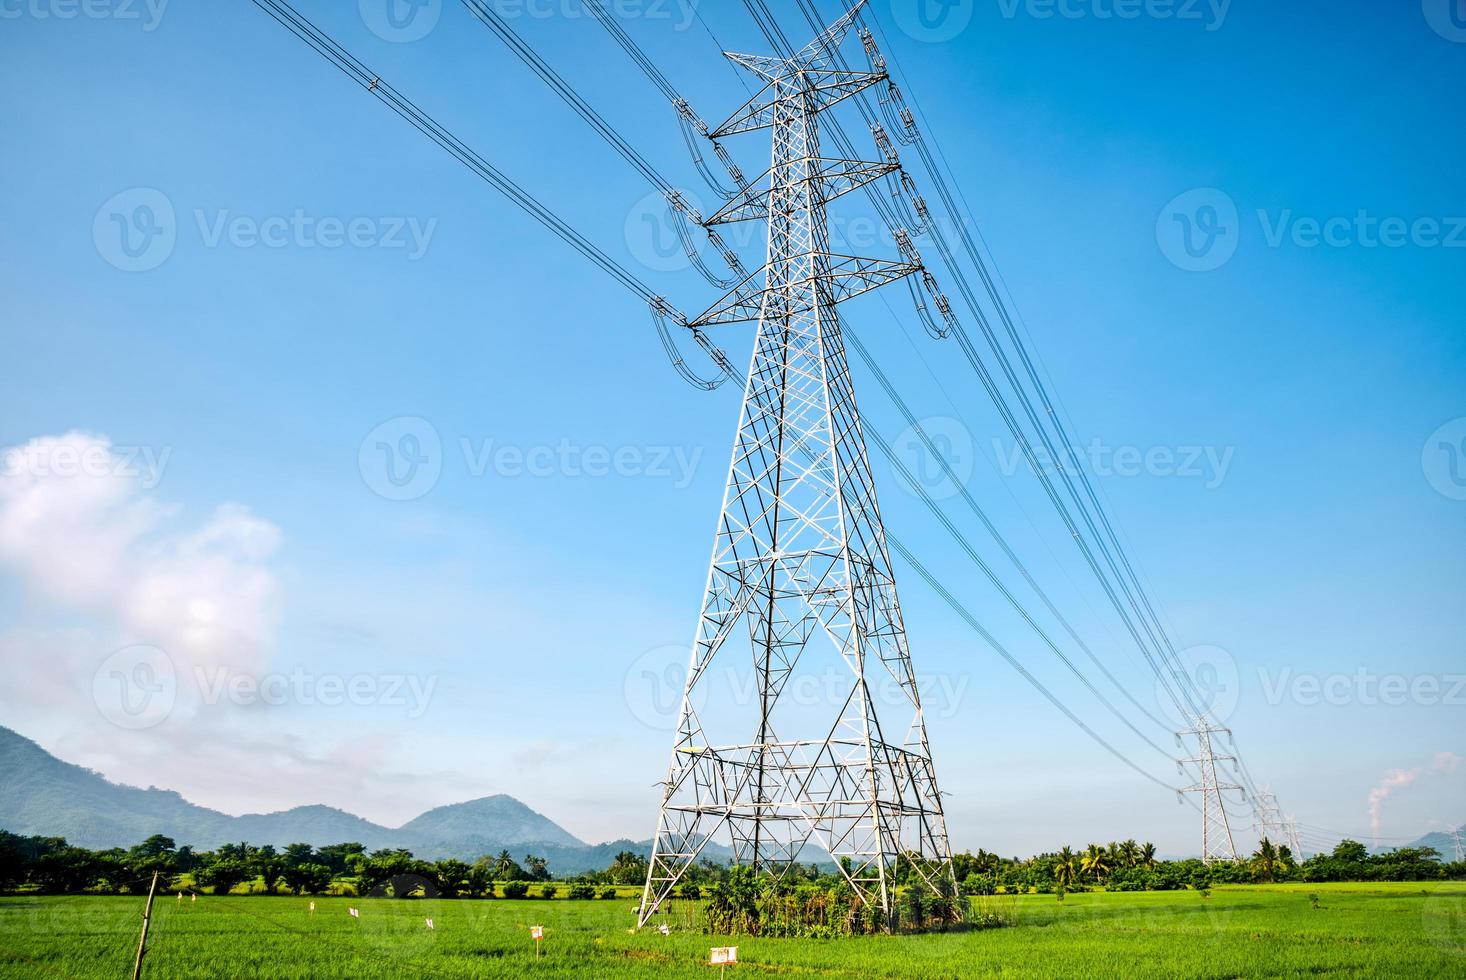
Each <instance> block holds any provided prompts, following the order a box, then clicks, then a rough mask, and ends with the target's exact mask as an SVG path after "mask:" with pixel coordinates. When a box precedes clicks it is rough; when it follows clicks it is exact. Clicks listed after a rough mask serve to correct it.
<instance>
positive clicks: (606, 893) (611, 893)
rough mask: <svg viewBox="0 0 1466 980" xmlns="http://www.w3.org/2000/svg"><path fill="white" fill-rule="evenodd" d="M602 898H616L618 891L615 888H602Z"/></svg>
mask: <svg viewBox="0 0 1466 980" xmlns="http://www.w3.org/2000/svg"><path fill="white" fill-rule="evenodd" d="M601 897H602V898H615V897H616V889H614V888H602V889H601Z"/></svg>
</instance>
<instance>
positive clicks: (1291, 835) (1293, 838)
mask: <svg viewBox="0 0 1466 980" xmlns="http://www.w3.org/2000/svg"><path fill="white" fill-rule="evenodd" d="M1287 826H1288V850H1290V851H1292V852H1293V860H1295V861H1299V862H1301V861H1302V860H1303V842H1302V841H1301V840H1299V838H1298V821H1297V820H1294V819H1293V818H1292V817H1289V818H1288V824H1287Z"/></svg>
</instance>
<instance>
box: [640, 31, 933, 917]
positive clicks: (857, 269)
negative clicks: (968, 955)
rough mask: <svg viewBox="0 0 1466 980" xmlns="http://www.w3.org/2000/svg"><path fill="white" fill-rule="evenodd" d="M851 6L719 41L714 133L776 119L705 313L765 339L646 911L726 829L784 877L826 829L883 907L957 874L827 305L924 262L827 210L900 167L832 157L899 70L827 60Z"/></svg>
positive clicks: (837, 854)
mask: <svg viewBox="0 0 1466 980" xmlns="http://www.w3.org/2000/svg"><path fill="white" fill-rule="evenodd" d="M858 9H859V5H857V6H856V7H855V8H854V9H852V10H851V11H850V12H849V13H847V14H846V15H845V16H844V17H842V18H841V19H840V20H838V21H836V22H835V23H834V24H832V25H831V26H830V27H828V28H827V29H826V30H825V31H824V32H822V33H821V34H820V35H819V36H818V37H817V38H815V40H814V41H812V42H811V43H810V44H809V45H808V46H807V47H805V48H804V49H803V50H801V51H799V52H798V53H797V54H795V55H794V56H793V57H791V58H787V59H786V58H779V57H764V56H759V55H746V54H727V55H726V56H727V57H728V58H729V59H730V60H731V61H733V63H734V64H736V65H738V66H740V67H742V68H744V69H746V70H747V71H749V72H751V73H752V74H753V75H755V76H757V77H758V79H759V80H760V81H761V82H762V83H763V88H762V89H761V90H760V91H759V92H758V94H757V95H755V96H754V97H753V98H752V99H750V100H749V101H748V103H746V104H745V105H744V106H743V107H742V108H741V109H739V110H738V111H737V112H736V113H734V114H733V116H732V117H731V118H730V119H728V121H727V122H725V123H723V124H722V125H721V126H719V127H717V128H716V130H715V131H714V132H713V133H711V134H710V135H712V136H713V137H715V138H720V137H724V136H729V135H733V134H737V133H746V132H752V131H755V130H760V129H772V132H773V165H772V166H771V167H770V169H769V171H768V172H767V173H766V174H765V175H764V176H765V178H767V179H766V180H764V179H761V180H759V181H755V182H754V183H753V184H752V185H751V186H750V187H749V188H747V189H746V190H744V191H742V192H740V193H738V194H736V195H735V196H734V197H733V198H732V200H730V201H729V202H728V203H727V204H726V205H725V206H723V207H722V208H721V209H720V210H719V211H718V212H717V213H716V214H714V215H713V216H712V217H711V218H709V219H708V221H707V224H709V225H712V224H719V223H725V222H733V221H745V220H754V219H766V220H767V221H768V222H769V234H768V262H767V264H766V265H764V267H763V268H762V269H760V270H759V271H758V272H756V273H754V274H753V275H751V276H749V277H748V278H747V279H745V280H744V281H743V282H742V283H740V284H739V285H738V286H737V287H736V288H734V289H733V290H732V291H731V292H729V293H728V294H727V295H726V296H725V297H724V298H723V299H721V300H720V301H719V302H718V303H716V304H714V305H713V307H712V308H710V309H709V310H708V311H707V312H706V313H704V314H703V315H702V316H701V317H698V318H697V320H696V321H695V323H694V325H695V326H699V327H702V326H712V325H717V324H724V323H736V322H740V321H752V320H757V321H758V335H757V339H756V342H755V348H754V353H753V359H752V365H751V367H750V370H749V374H748V380H747V385H746V387H745V390H744V395H743V407H742V413H741V416H740V423H739V426H738V434H737V437H736V439H735V441H734V446H733V459H732V463H731V466H730V469H729V475H728V483H727V489H726V491H725V494H724V497H723V509H722V516H721V517H720V519H719V522H718V529H717V534H716V537H715V540H714V545H713V556H712V563H711V568H710V569H709V572H708V582H707V589H706V592H705V596H704V599H703V604H702V612H701V615H700V616H699V618H698V625H697V630H696V633H695V637H694V642H693V649H692V658H691V664H690V667H689V670H688V675H687V683H686V688H685V692H684V696H683V699H682V708H681V714H680V719H679V722H678V727H677V735H676V740H675V743H674V747H673V751H672V761H671V765H670V767H669V771H668V773H667V779H666V782H665V784H664V790H663V797H662V805H661V813H660V816H659V818H658V821H657V833H656V838H655V841H654V844H653V849H652V858H651V865H650V869H649V871H648V874H647V881H646V888H645V890H644V892H643V894H642V901H641V908H640V913H639V915H638V923H639V924H643V925H644V924H645V923H646V921H647V920H648V919H649V918H650V917H651V916H652V914H653V913H654V912H655V911H656V910H657V908H658V906H659V905H660V904H661V902H662V901H663V900H664V899H666V898H667V897H668V895H669V894H671V892H672V890H673V888H674V887H675V886H676V884H677V882H678V881H679V879H680V878H681V877H682V875H683V873H684V872H685V871H686V870H687V868H688V867H689V866H690V865H691V864H692V863H693V862H694V861H696V860H697V858H698V856H699V855H700V854H701V853H703V851H704V848H705V847H706V845H707V844H708V843H709V842H710V841H713V840H714V839H715V838H716V839H718V840H719V841H722V840H727V841H728V842H729V843H730V845H731V847H732V850H733V854H734V858H735V860H737V861H738V862H739V863H741V864H746V865H751V866H753V867H756V868H760V869H762V870H766V871H771V872H773V873H775V874H780V873H782V871H783V870H785V869H787V867H788V865H789V863H790V862H793V861H794V860H796V859H797V858H798V857H799V855H800V854H801V852H802V851H803V850H804V848H805V847H806V845H811V844H813V845H814V847H815V848H818V849H820V850H823V851H824V852H825V853H827V854H828V855H830V857H832V858H834V859H836V860H837V862H838V863H839V866H840V872H841V874H843V875H844V877H845V878H846V880H847V881H848V882H849V883H850V885H851V886H852V887H853V888H854V890H855V891H856V893H857V894H858V895H859V897H860V899H861V900H862V901H863V902H864V903H866V904H867V905H873V906H875V907H877V908H879V909H880V910H881V911H882V912H883V913H884V914H885V915H886V917H887V921H890V916H891V914H892V913H893V911H894V900H895V894H894V888H893V875H894V873H895V870H896V866H897V864H898V863H902V864H905V863H908V862H909V864H910V866H911V867H913V868H914V869H915V870H916V872H917V873H918V874H920V875H921V876H923V877H925V878H926V879H927V880H928V882H930V883H932V884H936V883H937V882H938V880H940V879H947V880H950V879H951V874H952V868H951V851H950V847H949V845H948V841H947V830H946V821H945V818H944V816H943V813H942V800H941V795H940V793H939V792H938V790H937V780H936V773H935V769H934V767H933V765H932V758H931V752H930V749H929V747H928V745H927V736H926V725H925V722H924V721H923V718H922V710H921V699H920V697H919V696H918V693H917V689H916V678H915V675H914V673H913V672H912V667H911V658H910V654H909V652H908V649H907V645H906V631H905V628H904V626H903V624H902V618H901V608H900V605H899V604H898V603H897V600H896V583H895V579H894V577H893V574H892V569H891V559H890V555H889V553H888V551H887V546H886V539H885V531H884V529H883V527H882V524H881V515H880V512H879V510H877V508H876V497H875V487H874V483H873V480H872V476H871V469H870V461H869V458H868V457H867V455H866V447H865V439H864V436H863V434H862V431H861V421H860V415H859V412H858V411H857V410H856V405H855V393H854V390H853V388H852V384H851V378H850V371H849V368H848V366H847V364H846V357H845V347H844V343H843V341H842V339H841V332H840V323H839V320H838V318H837V317H836V313H835V304H836V303H838V302H840V301H842V300H845V299H849V298H850V297H852V296H856V295H859V294H860V293H863V292H866V291H867V290H870V289H874V288H876V287H878V286H882V285H885V284H887V283H890V282H894V281H896V280H899V279H901V278H903V277H905V276H908V275H911V274H914V273H920V272H921V271H922V269H921V266H920V265H919V264H918V263H917V262H916V261H904V262H893V261H884V260H878V259H868V258H856V257H853V256H847V255H838V254H834V253H832V252H831V251H830V243H829V236H828V233H827V229H826V222H825V207H826V205H827V204H828V203H829V202H830V201H831V200H833V199H834V198H836V197H838V196H840V195H841V194H844V193H846V192H848V191H850V190H853V189H855V188H858V187H860V186H862V185H864V184H866V183H868V182H870V181H872V180H875V179H876V178H878V177H881V176H884V175H885V174H888V173H891V172H892V171H893V170H894V169H895V165H894V164H892V163H890V162H885V163H867V162H864V161H860V160H844V159H831V158H826V157H822V156H821V155H820V138H819V115H820V113H821V112H823V111H824V110H827V109H829V108H830V107H831V106H833V105H835V104H836V103H838V102H840V101H842V100H844V99H846V98H848V97H850V96H852V95H855V94H856V93H857V92H860V91H862V90H864V89H866V88H868V87H869V86H871V85H875V84H877V83H878V82H881V81H883V80H884V79H885V78H886V75H885V72H884V71H872V72H854V71H844V70H836V69H834V68H832V67H831V63H832V60H833V55H834V52H835V49H836V48H837V46H838V45H839V43H840V41H841V39H842V38H843V37H844V35H845V33H846V32H847V31H848V30H849V28H850V26H851V23H852V21H853V19H854V14H855V12H856V11H857V10H858ZM904 251H905V250H904V249H903V252H904ZM903 257H904V258H907V259H914V258H915V257H914V255H911V254H905V255H903ZM743 634H746V636H747V638H748V647H745V648H744V649H745V650H746V649H748V648H749V647H751V653H752V657H751V660H749V659H745V658H747V657H748V656H749V654H748V653H744V652H739V651H735V650H731V649H726V650H725V645H726V646H733V645H737V646H739V647H742V646H743V644H742V635H743ZM720 652H721V653H722V660H721V662H723V663H731V664H749V663H751V664H752V666H753V670H754V673H755V676H756V684H755V685H754V688H756V690H755V691H754V697H753V698H751V699H749V700H751V703H748V704H738V703H731V702H736V701H738V700H739V699H737V698H726V699H721V700H720V699H717V698H715V697H714V696H711V695H708V694H707V691H708V689H709V688H710V687H712V680H711V678H710V674H709V667H710V665H711V664H712V662H713V660H714V658H715V657H717V656H719V654H720ZM796 668H797V669H798V670H799V672H800V674H801V675H806V676H809V675H815V676H817V675H818V673H819V671H821V670H833V671H834V672H835V676H837V677H839V678H841V681H840V687H839V690H840V692H841V694H840V695H839V697H838V698H837V699H835V703H833V704H831V703H827V704H825V705H823V706H819V707H816V706H811V705H810V704H808V699H807V698H804V699H801V698H797V697H794V698H791V697H785V698H783V699H782V700H781V695H783V694H784V692H785V689H786V685H788V683H789V681H790V679H791V677H793V676H795V671H796ZM873 675H874V676H873ZM886 677H889V678H890V679H891V681H893V682H894V687H895V689H898V690H899V692H900V694H899V710H900V713H901V716H902V717H900V718H899V719H896V720H897V721H898V722H899V725H900V727H887V726H886V725H885V724H883V720H882V719H879V718H878V717H877V714H876V706H875V701H874V699H873V697H872V690H871V686H872V685H873V684H875V683H879V682H880V681H881V680H882V679H883V678H886ZM796 690H797V688H796ZM704 697H706V699H707V703H703V700H702V699H703V698H704ZM800 702H803V703H800ZM695 705H696V707H695ZM891 720H892V719H890V718H887V719H885V721H886V722H889V721H891Z"/></svg>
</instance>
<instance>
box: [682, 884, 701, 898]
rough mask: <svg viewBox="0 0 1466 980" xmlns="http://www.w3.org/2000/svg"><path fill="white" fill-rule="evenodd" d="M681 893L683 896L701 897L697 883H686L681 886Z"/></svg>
mask: <svg viewBox="0 0 1466 980" xmlns="http://www.w3.org/2000/svg"><path fill="white" fill-rule="evenodd" d="M681 894H682V897H683V898H691V899H694V900H696V899H699V898H702V889H701V888H700V887H698V886H697V885H693V884H687V885H683V886H682V888H681Z"/></svg>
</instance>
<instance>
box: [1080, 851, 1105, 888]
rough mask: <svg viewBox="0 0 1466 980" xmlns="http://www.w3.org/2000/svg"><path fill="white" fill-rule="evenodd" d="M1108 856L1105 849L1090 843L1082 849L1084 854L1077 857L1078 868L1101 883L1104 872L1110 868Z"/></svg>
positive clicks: (1103, 878)
mask: <svg viewBox="0 0 1466 980" xmlns="http://www.w3.org/2000/svg"><path fill="white" fill-rule="evenodd" d="M1109 861H1110V857H1109V855H1108V854H1106V853H1105V849H1104V848H1103V847H1100V846H1099V845H1098V844H1091V845H1089V846H1088V847H1086V848H1085V849H1084V856H1083V857H1081V858H1080V859H1079V868H1080V870H1081V871H1083V872H1084V873H1085V874H1087V875H1089V876H1090V877H1091V878H1093V879H1094V880H1095V881H1096V882H1098V883H1103V882H1104V880H1105V873H1106V872H1108V871H1109V870H1110V864H1109Z"/></svg>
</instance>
